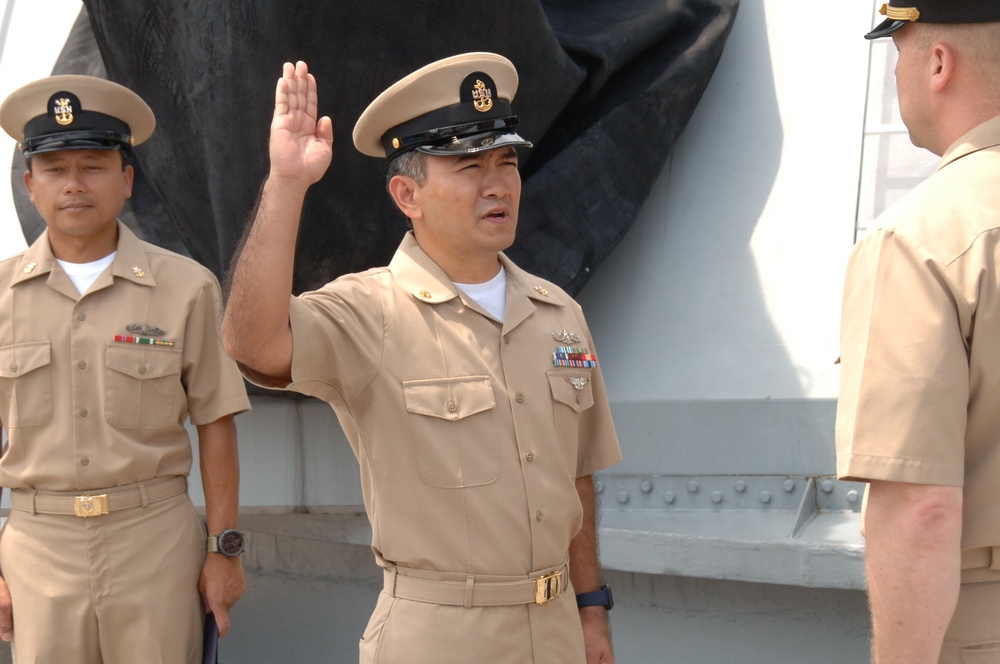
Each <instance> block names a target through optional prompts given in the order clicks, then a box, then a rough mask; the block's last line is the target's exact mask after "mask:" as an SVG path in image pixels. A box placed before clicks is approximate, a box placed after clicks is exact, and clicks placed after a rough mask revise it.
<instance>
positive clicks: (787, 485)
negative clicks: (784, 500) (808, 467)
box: [781, 480, 795, 493]
mask: <svg viewBox="0 0 1000 664" xmlns="http://www.w3.org/2000/svg"><path fill="white" fill-rule="evenodd" d="M781 488H782V489H784V490H785V491H787V492H788V493H791V492H792V491H795V480H785V481H784V483H783V484H782V485H781Z"/></svg>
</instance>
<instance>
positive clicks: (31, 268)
mask: <svg viewBox="0 0 1000 664" xmlns="http://www.w3.org/2000/svg"><path fill="white" fill-rule="evenodd" d="M36 267H38V263H36V262H35V261H31V262H30V263H28V264H27V265H25V266H24V273H25V274H31V273H32V272H33V271H34V269H35V268H36Z"/></svg>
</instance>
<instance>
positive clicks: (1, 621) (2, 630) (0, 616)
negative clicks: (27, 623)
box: [0, 578, 14, 641]
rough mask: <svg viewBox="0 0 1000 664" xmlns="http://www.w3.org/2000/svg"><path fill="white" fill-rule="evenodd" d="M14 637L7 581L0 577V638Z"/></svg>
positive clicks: (5, 639) (12, 614)
mask: <svg viewBox="0 0 1000 664" xmlns="http://www.w3.org/2000/svg"><path fill="white" fill-rule="evenodd" d="M13 638H14V611H13V604H12V602H11V599H10V591H9V590H8V589H7V582H6V581H4V580H3V579H2V578H0V640H3V641H10V640H11V639H13Z"/></svg>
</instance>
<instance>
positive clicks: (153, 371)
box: [105, 342, 181, 380]
mask: <svg viewBox="0 0 1000 664" xmlns="http://www.w3.org/2000/svg"><path fill="white" fill-rule="evenodd" d="M105 363H106V364H107V367H108V369H112V370H114V371H117V372H118V373H122V374H125V375H126V376H131V377H132V378H135V379H136V380H148V379H150V378H161V377H163V376H174V375H176V374H179V373H180V372H181V352H180V351H179V350H176V349H174V348H143V347H142V346H136V345H132V344H121V343H116V342H112V343H109V344H108V352H107V355H106V356H105Z"/></svg>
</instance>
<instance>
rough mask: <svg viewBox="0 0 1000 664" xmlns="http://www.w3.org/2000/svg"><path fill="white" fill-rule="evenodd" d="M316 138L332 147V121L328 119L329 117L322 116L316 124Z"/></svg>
mask: <svg viewBox="0 0 1000 664" xmlns="http://www.w3.org/2000/svg"><path fill="white" fill-rule="evenodd" d="M316 138H318V139H319V140H321V141H324V142H326V143H327V144H328V145H333V120H331V119H330V116H328V115H324V116H323V117H321V118H320V119H319V122H317V123H316Z"/></svg>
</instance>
